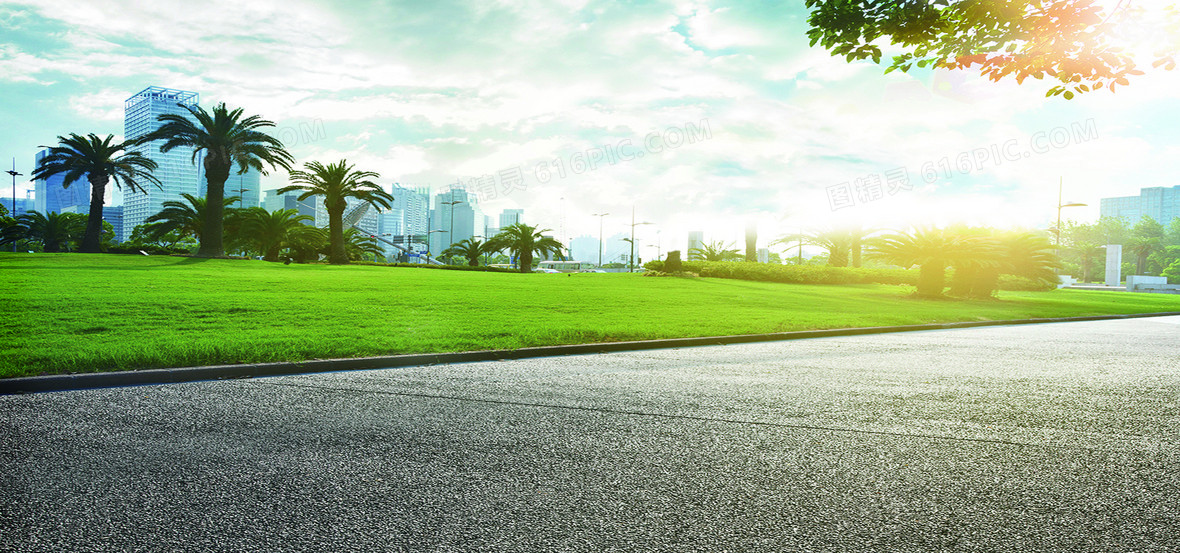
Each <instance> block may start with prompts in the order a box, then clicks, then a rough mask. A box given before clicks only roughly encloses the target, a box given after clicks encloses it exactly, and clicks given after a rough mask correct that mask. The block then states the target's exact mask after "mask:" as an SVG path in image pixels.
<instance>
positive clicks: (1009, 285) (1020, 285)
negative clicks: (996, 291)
mask: <svg viewBox="0 0 1180 553" xmlns="http://www.w3.org/2000/svg"><path fill="white" fill-rule="evenodd" d="M1056 288H1057V286H1056V285H1054V284H1053V283H1050V282H1044V281H1041V280H1033V279H1031V278H1026V277H1022V276H1016V275H1000V290H1007V291H1009V292H1044V291H1046V290H1054V289H1056Z"/></svg>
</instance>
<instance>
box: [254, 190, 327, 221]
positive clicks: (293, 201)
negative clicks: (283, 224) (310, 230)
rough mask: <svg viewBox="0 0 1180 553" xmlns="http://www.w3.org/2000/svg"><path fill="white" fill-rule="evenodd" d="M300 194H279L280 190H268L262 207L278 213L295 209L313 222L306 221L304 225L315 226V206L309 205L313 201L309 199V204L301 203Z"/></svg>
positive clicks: (296, 192)
mask: <svg viewBox="0 0 1180 553" xmlns="http://www.w3.org/2000/svg"><path fill="white" fill-rule="evenodd" d="M299 194H301V192H298V191H295V192H288V193H286V194H279V193H278V189H274V190H267V191H266V198H265V199H264V200H263V202H262V207H263V209H266V210H267V211H278V210H280V209H294V210H295V211H297V212H298V213H299V214H300V215H306V216H308V217H311V218H312V220H310V221H304V222H303V224H305V225H311V226H314V225H315V206H313V205H310V204H308V203H307V202H310V201H312V199H311V198H308V199H307V202H301V201H299Z"/></svg>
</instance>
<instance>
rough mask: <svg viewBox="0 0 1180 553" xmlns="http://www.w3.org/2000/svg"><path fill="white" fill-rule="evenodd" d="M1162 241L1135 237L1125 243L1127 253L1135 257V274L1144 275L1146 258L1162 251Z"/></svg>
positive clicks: (1148, 237) (1154, 238)
mask: <svg viewBox="0 0 1180 553" xmlns="http://www.w3.org/2000/svg"><path fill="white" fill-rule="evenodd" d="M1163 247H1164V245H1163V239H1161V238H1158V237H1155V236H1136V237H1134V238H1132V239H1130V240H1129V241H1128V242H1127V251H1129V252H1130V253H1132V254H1134V255H1135V274H1140V275H1141V274H1144V271H1145V270H1146V269H1147V258H1148V257H1149V256H1151V254H1153V253H1155V252H1157V251H1159V250H1162V249H1163Z"/></svg>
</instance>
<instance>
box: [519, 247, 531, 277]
mask: <svg viewBox="0 0 1180 553" xmlns="http://www.w3.org/2000/svg"><path fill="white" fill-rule="evenodd" d="M520 272H522V273H531V272H533V251H532V250H521V252H520Z"/></svg>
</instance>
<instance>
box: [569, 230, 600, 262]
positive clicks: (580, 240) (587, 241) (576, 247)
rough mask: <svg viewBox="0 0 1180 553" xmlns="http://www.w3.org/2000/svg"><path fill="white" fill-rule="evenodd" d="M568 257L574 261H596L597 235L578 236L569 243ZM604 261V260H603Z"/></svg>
mask: <svg viewBox="0 0 1180 553" xmlns="http://www.w3.org/2000/svg"><path fill="white" fill-rule="evenodd" d="M569 247H570V258H571V259H572V260H574V261H586V262H589V263H598V237H597V236H585V235H584V236H578V237H577V238H573V239H571V240H570V243H569ZM603 262H604V263H605V262H606V261H605V260H604V261H603Z"/></svg>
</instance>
